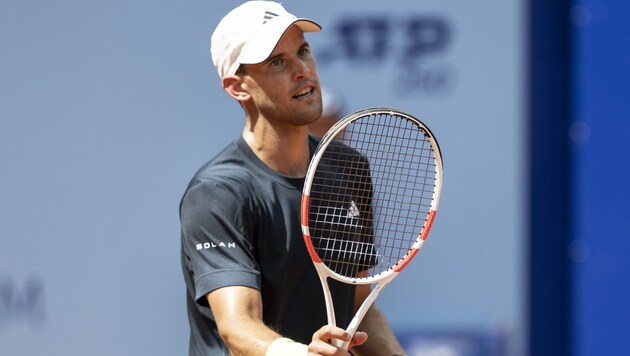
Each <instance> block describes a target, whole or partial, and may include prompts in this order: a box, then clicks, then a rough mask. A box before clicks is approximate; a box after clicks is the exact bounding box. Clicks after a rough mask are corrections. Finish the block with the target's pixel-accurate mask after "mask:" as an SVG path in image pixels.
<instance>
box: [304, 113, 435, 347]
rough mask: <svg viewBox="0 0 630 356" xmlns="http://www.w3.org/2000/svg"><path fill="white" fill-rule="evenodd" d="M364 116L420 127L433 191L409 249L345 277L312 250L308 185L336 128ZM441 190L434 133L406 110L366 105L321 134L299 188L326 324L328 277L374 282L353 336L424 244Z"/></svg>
mask: <svg viewBox="0 0 630 356" xmlns="http://www.w3.org/2000/svg"><path fill="white" fill-rule="evenodd" d="M366 115H392V116H399V117H404V118H405V119H407V120H408V121H411V122H413V123H414V124H416V125H417V126H418V127H419V128H420V130H422V131H423V132H424V134H425V136H426V137H427V138H428V140H429V142H430V144H431V147H432V151H433V153H434V159H435V171H436V177H435V183H434V184H435V188H434V192H433V198H432V201H431V206H430V208H429V212H428V217H427V219H426V221H425V224H424V226H423V228H422V231H421V233H420V234H419V235H418V237H417V238H416V241H415V242H414V243H413V245H412V246H411V247H410V248H409V251H408V252H407V253H406V254H405V256H404V257H403V258H401V259H400V260H399V261H398V262H397V263H396V264H394V265H393V266H391V267H390V268H388V269H387V270H385V271H382V272H380V273H378V274H376V275H373V276H367V277H348V276H344V275H341V274H339V273H336V272H335V271H333V270H332V269H330V268H329V267H328V266H326V265H325V264H324V263H323V262H322V261H321V259H320V257H319V255H318V254H317V251H316V250H315V247H314V246H313V242H312V239H311V235H310V231H309V226H308V225H309V223H308V221H309V202H310V193H311V187H312V183H313V179H314V178H315V172H316V170H317V166H318V164H319V162H320V160H321V158H322V156H323V155H324V153H325V152H326V148H327V147H328V145H329V144H330V142H332V141H333V138H334V137H336V136H337V134H339V132H340V131H342V130H343V129H344V128H346V127H347V126H348V125H350V123H352V122H353V121H355V120H357V119H359V118H361V117H364V116H366ZM441 190H442V154H441V151H440V146H439V144H438V142H437V140H436V139H435V136H434V135H433V133H432V132H431V131H430V130H429V128H428V127H427V126H426V125H425V124H424V123H423V122H422V121H420V120H418V119H417V118H415V117H413V116H411V115H409V114H407V113H404V112H401V111H399V110H396V109H392V108H386V107H375V108H368V109H363V110H360V111H357V112H355V113H352V114H350V115H348V116H346V117H344V118H343V119H341V120H339V121H338V122H336V123H335V124H334V125H333V126H332V127H331V128H330V129H329V130H328V131H327V132H326V134H325V135H324V136H323V137H322V139H321V141H320V143H319V145H318V146H317V149H316V150H315V154H314V155H313V158H312V159H311V161H310V163H309V166H308V170H307V173H306V177H305V181H304V188H303V191H302V201H301V225H302V235H303V237H304V241H305V243H306V248H307V250H308V253H309V256H310V257H311V259H312V260H313V264H314V266H315V269H316V271H317V274H318V276H319V279H320V282H321V284H322V289H323V292H324V300H325V303H326V313H327V318H328V324H329V325H333V326H336V320H335V319H336V318H335V311H334V305H333V300H332V295H331V292H330V288H329V285H328V278H333V279H335V280H337V281H340V282H343V283H346V284H350V285H374V288H372V290H371V292H370V294H369V295H368V296H367V297H366V298H365V300H364V301H363V303H362V304H361V306H360V307H359V309H358V310H357V312H356V313H355V315H354V317H353V318H352V320H351V322H350V324H349V325H348V327H347V328H346V331H347V332H348V333H349V334H350V335H354V333H355V332H356V330H357V328H358V327H359V324H361V321H362V320H363V317H365V315H366V314H367V311H368V310H369V309H370V307H371V306H372V304H373V303H374V301H375V300H376V298H377V297H378V296H379V295H380V294H381V292H382V291H383V290H384V289H385V287H386V286H387V285H388V284H389V283H390V282H391V281H392V280H393V279H394V278H395V277H396V276H397V275H398V273H400V272H401V271H402V270H403V269H404V268H405V267H406V266H407V265H408V264H409V262H410V261H411V260H412V259H413V258H414V257H415V256H416V255H417V253H418V251H419V250H420V248H421V247H422V245H423V244H424V242H425V240H426V238H427V236H428V234H429V231H430V230H431V227H432V225H433V220H434V218H435V214H436V212H437V209H438V204H439V200H440V194H441ZM337 346H338V347H342V348H344V349H346V350H347V349H348V347H349V343H348V342H340V343H339V344H338V345H337Z"/></svg>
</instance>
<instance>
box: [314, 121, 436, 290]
mask: <svg viewBox="0 0 630 356" xmlns="http://www.w3.org/2000/svg"><path fill="white" fill-rule="evenodd" d="M435 160H436V156H435V152H434V151H433V146H432V145H431V142H430V140H429V138H428V136H427V134H426V133H425V132H424V131H423V130H422V129H421V128H420V127H419V126H418V125H417V124H416V123H415V122H413V121H411V120H409V119H407V118H405V117H401V116H397V115H389V114H377V115H369V116H365V117H361V118H358V119H355V120H354V121H352V122H350V123H349V124H348V125H347V126H346V127H345V128H344V129H343V130H342V131H340V132H339V133H337V135H336V136H335V137H334V138H333V141H332V142H331V143H330V144H329V145H328V147H327V148H326V151H325V152H324V154H323V156H322V158H321V160H320V162H319V165H318V166H317V170H316V172H315V177H314V179H313V183H312V187H311V194H310V196H311V198H310V199H311V201H310V208H309V230H310V234H311V238H312V239H313V245H314V248H315V250H316V251H317V253H318V255H319V257H320V259H321V260H322V262H323V263H324V264H326V265H327V266H328V267H329V268H330V269H332V270H333V271H335V272H336V273H339V274H341V275H344V276H348V277H357V275H358V274H359V272H365V271H368V270H369V273H368V274H369V275H376V274H379V273H382V272H384V271H386V270H388V269H390V268H392V266H394V265H396V264H397V263H399V262H400V260H401V259H403V258H404V257H405V255H406V254H408V253H409V252H410V249H411V248H412V246H413V244H414V243H415V242H416V240H417V239H418V236H419V235H420V234H421V233H422V229H423V226H424V223H425V220H426V219H427V217H428V215H429V211H430V209H431V206H432V204H433V198H434V192H435V189H436V174H437V173H436V162H435Z"/></svg>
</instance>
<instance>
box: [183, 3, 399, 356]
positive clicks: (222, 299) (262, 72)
mask: <svg viewBox="0 0 630 356" xmlns="http://www.w3.org/2000/svg"><path fill="white" fill-rule="evenodd" d="M320 29H321V28H320V26H319V25H318V24H317V23H315V22H313V21H311V20H307V19H298V18H296V17H295V16H293V15H292V14H290V13H288V12H287V11H286V10H285V9H284V8H283V7H282V6H281V5H280V4H278V3H275V2H270V1H250V2H247V3H245V4H243V5H241V6H239V7H237V8H236V9H234V10H232V11H231V12H230V13H229V14H227V15H226V16H225V17H224V18H223V19H222V20H221V22H220V23H219V25H218V26H217V28H216V29H215V31H214V33H213V35H212V38H211V42H212V43H211V52H212V58H213V62H214V65H215V67H216V68H217V70H218V72H219V76H220V77H221V84H222V87H223V89H224V90H225V92H226V93H227V94H228V95H229V96H230V97H232V98H233V99H234V100H236V101H237V102H238V103H239V104H240V105H241V106H242V108H243V110H244V112H245V126H244V130H243V132H242V135H241V136H240V137H238V138H237V139H236V140H235V141H234V142H232V143H231V144H230V145H229V146H228V147H226V148H225V149H224V150H223V151H222V152H220V153H219V154H218V155H217V156H215V157H214V158H213V159H212V160H210V161H209V162H208V163H207V164H205V165H204V166H203V167H201V169H200V170H199V171H198V172H197V173H196V174H195V176H194V177H193V179H192V180H191V182H190V184H189V186H188V188H187V190H186V192H185V193H184V196H183V198H182V201H181V205H180V219H181V224H182V268H183V271H184V279H185V282H186V286H187V291H188V294H187V302H188V317H189V321H190V326H191V335H190V351H189V354H190V355H229V354H233V355H268V356H277V355H296V356H299V355H307V354H308V355H349V353H348V352H347V351H345V350H340V349H338V348H337V347H336V346H334V345H336V344H335V341H337V340H343V341H350V345H351V348H352V347H354V346H358V345H361V346H360V347H354V348H352V352H353V353H355V354H357V355H380V356H382V355H395V354H403V351H402V348H401V347H400V345H399V344H398V342H397V341H396V339H395V337H394V336H393V334H392V332H391V330H390V329H389V327H388V326H387V322H386V321H385V319H384V317H383V315H382V314H381V313H380V312H379V310H378V309H377V308H375V307H374V308H373V309H372V310H370V312H368V314H367V316H366V317H365V319H364V321H363V323H362V324H361V328H360V329H361V330H363V331H365V332H357V333H356V334H355V335H354V336H353V337H351V336H349V335H347V334H346V333H345V331H344V330H343V329H342V328H339V327H333V326H327V325H326V323H327V321H326V310H325V306H324V301H323V300H324V298H323V294H322V290H321V284H320V282H319V279H318V277H317V274H316V272H315V269H314V267H313V265H312V262H311V261H310V258H309V257H308V254H307V251H306V249H305V246H304V242H303V239H302V236H301V228H300V218H299V216H300V211H299V210H300V199H301V190H302V185H303V183H304V176H305V174H306V170H307V167H308V163H309V161H310V157H311V154H312V152H313V151H314V149H315V147H316V145H317V142H318V141H317V139H315V138H313V137H309V135H308V124H310V123H312V122H314V121H315V120H317V118H318V117H319V116H320V115H321V112H322V101H321V89H320V84H319V79H318V76H317V69H316V66H315V59H314V58H313V55H312V53H311V51H310V47H309V45H308V43H307V42H306V40H305V38H304V32H315V31H319V30H320ZM369 288H370V287H369V286H358V287H355V286H348V285H343V284H341V283H335V284H334V285H333V290H332V294H333V296H334V298H335V308H336V310H337V315H338V318H337V320H338V324H339V325H341V326H344V327H345V325H346V324H347V323H348V322H349V321H350V319H351V317H352V315H353V314H354V311H355V309H356V308H357V307H358V306H359V305H360V304H361V302H362V301H363V299H364V298H365V297H366V296H367V294H368V293H369V291H370V289H369ZM366 332H367V334H366ZM368 334H369V335H370V339H369V341H367V342H366V340H367V335H368Z"/></svg>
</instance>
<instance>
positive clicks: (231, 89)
mask: <svg viewBox="0 0 630 356" xmlns="http://www.w3.org/2000/svg"><path fill="white" fill-rule="evenodd" d="M221 85H223V90H225V92H226V93H228V95H229V96H231V97H232V98H234V99H236V100H238V101H241V102H242V101H245V100H248V99H249V98H250V94H249V92H248V91H247V90H246V89H245V88H244V87H243V79H242V78H241V77H239V76H236V75H228V76H226V77H224V78H223V79H222V80H221Z"/></svg>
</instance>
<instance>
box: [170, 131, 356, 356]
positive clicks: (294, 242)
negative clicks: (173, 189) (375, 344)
mask: <svg viewBox="0 0 630 356" xmlns="http://www.w3.org/2000/svg"><path fill="white" fill-rule="evenodd" d="M317 143H318V140H317V139H315V138H312V137H311V138H310V146H311V153H312V152H313V151H314V150H315V147H316V146H317ZM303 184H304V179H301V178H291V177H286V176H282V175H280V174H278V173H276V172H275V171H273V170H272V169H270V168H269V167H267V166H266V165H265V164H264V163H263V162H262V161H260V160H259V159H258V157H256V155H255V154H254V153H253V151H252V150H251V149H250V148H249V146H248V145H247V143H246V142H245V140H244V139H243V138H238V139H236V140H235V141H234V142H232V143H231V144H230V145H229V146H228V147H226V148H225V149H224V150H223V151H222V152H220V153H219V154H218V155H217V156H216V157H215V158H213V159H212V160H210V161H209V162H208V163H206V164H205V165H204V166H203V167H201V169H200V170H199V171H198V172H197V173H196V174H195V176H194V177H193V179H192V180H191V182H190V184H189V185H188V188H187V189H186V192H185V193H184V196H183V198H182V201H181V204H180V219H181V226H182V231H181V242H182V249H181V260H182V269H183V272H184V279H185V282H186V287H187V308H188V318H189V322H190V327H191V334H190V351H189V354H190V355H204V356H207V355H228V354H229V352H228V351H227V349H226V348H225V346H224V345H223V342H222V341H221V338H220V336H219V334H218V331H217V327H216V324H215V321H214V317H213V314H212V311H211V310H210V308H209V306H208V303H207V300H206V298H205V295H206V294H207V293H209V292H211V291H213V290H216V289H218V288H221V287H226V286H248V287H251V288H255V289H258V290H259V291H260V292H261V294H262V300H263V320H264V322H265V324H267V325H268V326H270V327H271V328H273V329H275V330H277V331H278V332H279V333H280V334H282V335H283V336H285V337H289V338H291V339H294V340H296V341H299V342H302V343H305V344H308V343H309V342H310V340H311V338H312V335H313V333H314V332H315V331H316V330H317V329H319V328H320V327H321V326H323V325H325V324H326V323H327V320H326V308H325V304H324V296H323V292H322V288H321V283H320V281H319V278H318V277H317V273H316V272H315V268H314V267H313V263H312V262H311V259H310V257H309V256H308V252H307V251H306V247H305V245H304V240H303V237H302V232H301V225H300V202H301V194H302V186H303ZM330 284H331V288H332V295H333V299H334V305H335V311H336V318H337V325H339V326H342V327H345V326H346V325H347V324H348V323H349V321H350V318H351V316H352V305H353V301H354V287H352V286H347V285H343V284H341V283H336V282H335V281H332V280H331V281H330Z"/></svg>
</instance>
